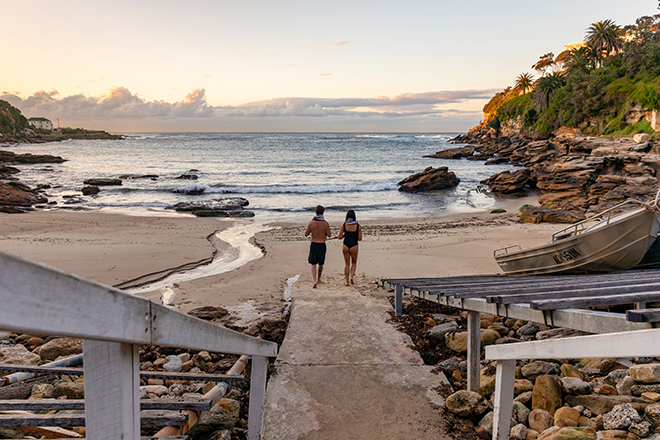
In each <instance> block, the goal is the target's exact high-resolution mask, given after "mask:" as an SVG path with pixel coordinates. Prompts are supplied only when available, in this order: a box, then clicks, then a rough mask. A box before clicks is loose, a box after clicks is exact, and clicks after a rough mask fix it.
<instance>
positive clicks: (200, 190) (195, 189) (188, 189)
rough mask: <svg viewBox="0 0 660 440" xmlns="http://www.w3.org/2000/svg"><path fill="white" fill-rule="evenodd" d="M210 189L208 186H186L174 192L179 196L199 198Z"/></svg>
mask: <svg viewBox="0 0 660 440" xmlns="http://www.w3.org/2000/svg"><path fill="white" fill-rule="evenodd" d="M208 188H209V187H208V186H206V185H186V186H182V187H180V188H177V189H175V190H174V191H173V192H174V193H177V194H185V195H188V196H198V195H201V194H204V191H206V190H207V189H208Z"/></svg>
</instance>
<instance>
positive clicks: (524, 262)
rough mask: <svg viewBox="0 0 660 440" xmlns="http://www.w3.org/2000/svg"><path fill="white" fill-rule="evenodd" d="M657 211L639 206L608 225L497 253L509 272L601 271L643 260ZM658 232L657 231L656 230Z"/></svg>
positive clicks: (619, 267) (618, 268) (653, 236)
mask: <svg viewBox="0 0 660 440" xmlns="http://www.w3.org/2000/svg"><path fill="white" fill-rule="evenodd" d="M654 219H655V214H653V213H652V212H650V211H649V210H646V209H643V208H642V209H638V210H635V211H634V212H632V213H630V214H629V215H626V216H625V217H623V218H621V219H620V220H617V221H613V222H611V223H609V224H607V225H606V226H603V227H596V228H593V230H589V231H587V232H584V233H582V234H580V235H576V236H573V237H569V238H566V239H563V240H558V241H554V242H552V243H548V244H546V245H542V246H538V247H535V248H531V249H526V250H522V251H518V252H511V253H507V254H504V255H499V256H496V257H495V261H496V262H497V264H498V265H499V266H500V268H501V269H502V270H503V271H504V273H506V274H507V275H510V276H524V275H547V274H560V273H564V274H575V273H602V272H612V271H616V270H626V269H631V268H633V267H635V266H636V265H637V264H639V263H640V261H641V260H642V258H643V257H644V254H646V252H647V251H648V250H649V248H650V247H651V244H652V243H653V241H654V239H655V234H656V233H657V230H656V231H654V229H656V227H654V225H657V222H656V221H654ZM654 232H655V233H654Z"/></svg>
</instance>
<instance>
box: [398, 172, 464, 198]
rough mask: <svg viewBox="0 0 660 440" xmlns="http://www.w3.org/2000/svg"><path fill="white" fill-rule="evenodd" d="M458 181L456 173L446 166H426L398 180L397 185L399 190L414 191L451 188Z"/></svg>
mask: <svg viewBox="0 0 660 440" xmlns="http://www.w3.org/2000/svg"><path fill="white" fill-rule="evenodd" d="M460 181H461V180H460V179H459V178H458V177H456V174H454V173H453V172H451V171H449V169H448V168H447V167H440V168H433V167H428V168H426V169H425V170H424V171H422V172H421V173H417V174H413V175H412V176H410V177H407V178H406V179H404V180H402V181H400V182H399V183H397V185H399V191H404V192H413V193H414V192H426V191H434V190H440V189H444V188H453V187H455V186H456V185H458V184H459V182H460Z"/></svg>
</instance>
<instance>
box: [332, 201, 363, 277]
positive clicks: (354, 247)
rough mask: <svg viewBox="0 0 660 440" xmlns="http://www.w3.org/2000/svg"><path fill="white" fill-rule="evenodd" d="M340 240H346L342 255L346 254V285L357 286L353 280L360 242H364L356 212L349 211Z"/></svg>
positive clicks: (341, 230) (340, 232)
mask: <svg viewBox="0 0 660 440" xmlns="http://www.w3.org/2000/svg"><path fill="white" fill-rule="evenodd" d="M337 238H339V239H340V240H341V239H342V238H343V239H344V246H342V253H343V254H344V263H345V264H344V276H345V277H346V285H347V286H348V285H349V282H350V284H355V282H354V281H353V278H354V277H355V269H356V267H357V257H358V241H361V240H362V228H361V227H360V224H359V223H358V222H357V220H356V219H355V211H353V210H352V209H349V210H348V212H347V213H346V221H345V222H344V224H343V225H341V229H340V230H339V235H338V236H337Z"/></svg>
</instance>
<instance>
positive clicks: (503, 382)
mask: <svg viewBox="0 0 660 440" xmlns="http://www.w3.org/2000/svg"><path fill="white" fill-rule="evenodd" d="M486 348H488V347H486ZM515 376H516V361H515V360H505V361H498V362H497V369H496V370H495V399H494V403H493V407H494V409H493V411H494V413H495V414H494V417H493V440H509V430H510V429H511V426H510V424H511V410H512V409H513V385H514V383H515V379H516V377H515Z"/></svg>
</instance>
